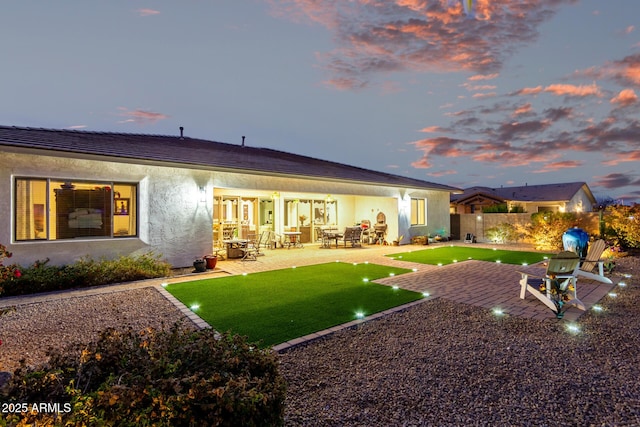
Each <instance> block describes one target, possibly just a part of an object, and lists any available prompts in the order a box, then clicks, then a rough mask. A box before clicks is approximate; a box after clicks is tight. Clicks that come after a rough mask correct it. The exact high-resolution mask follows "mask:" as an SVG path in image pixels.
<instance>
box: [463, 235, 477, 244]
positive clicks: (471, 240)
mask: <svg viewBox="0 0 640 427" xmlns="http://www.w3.org/2000/svg"><path fill="white" fill-rule="evenodd" d="M464 242H465V243H475V242H476V236H474V235H473V234H471V233H467V234H466V235H465V236H464Z"/></svg>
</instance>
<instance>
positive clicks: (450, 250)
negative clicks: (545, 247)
mask: <svg viewBox="0 0 640 427" xmlns="http://www.w3.org/2000/svg"><path fill="white" fill-rule="evenodd" d="M388 256H389V257H391V258H394V259H401V260H402V261H410V262H417V263H421V264H433V265H438V264H442V265H446V264H451V263H453V262H456V261H457V262H460V261H466V260H468V259H475V260H479V261H490V262H496V261H500V262H501V263H504V264H517V265H522V264H535V263H537V262H540V261H542V260H544V259H545V258H548V257H550V256H551V254H546V253H541V252H523V251H506V250H501V249H496V250H494V249H486V248H471V247H466V246H440V247H438V248H434V249H424V250H419V251H411V252H402V253H396V254H393V255H388Z"/></svg>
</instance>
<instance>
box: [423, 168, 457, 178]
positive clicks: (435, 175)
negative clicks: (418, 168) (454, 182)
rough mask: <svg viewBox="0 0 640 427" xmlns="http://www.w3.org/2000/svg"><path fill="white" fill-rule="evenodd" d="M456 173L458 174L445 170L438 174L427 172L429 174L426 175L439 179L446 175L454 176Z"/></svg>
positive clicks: (454, 171) (453, 170)
mask: <svg viewBox="0 0 640 427" xmlns="http://www.w3.org/2000/svg"><path fill="white" fill-rule="evenodd" d="M457 173H458V171H457V170H455V169H447V170H444V171H439V172H429V173H427V175H428V176H432V177H435V178H439V177H441V176H446V175H456V174H457Z"/></svg>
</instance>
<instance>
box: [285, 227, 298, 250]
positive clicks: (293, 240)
mask: <svg viewBox="0 0 640 427" xmlns="http://www.w3.org/2000/svg"><path fill="white" fill-rule="evenodd" d="M282 234H283V235H284V242H283V243H282V244H283V246H286V247H287V249H289V248H291V247H294V248H302V247H303V245H302V242H300V236H301V235H302V233H301V232H300V231H285V232H283V233H282Z"/></svg>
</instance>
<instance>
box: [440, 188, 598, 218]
mask: <svg viewBox="0 0 640 427" xmlns="http://www.w3.org/2000/svg"><path fill="white" fill-rule="evenodd" d="M595 204H596V199H595V197H594V196H593V193H591V190H590V189H589V186H588V185H587V184H586V183H584V182H567V183H560V184H543V185H525V186H520V187H500V188H489V187H471V188H466V189H465V190H464V192H463V193H461V194H452V195H451V213H453V214H464V213H481V212H482V211H483V209H485V208H487V207H489V206H495V205H505V206H506V208H507V211H508V212H513V211H519V212H527V213H535V212H543V211H552V212H591V211H592V210H593V206H594V205H595Z"/></svg>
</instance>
